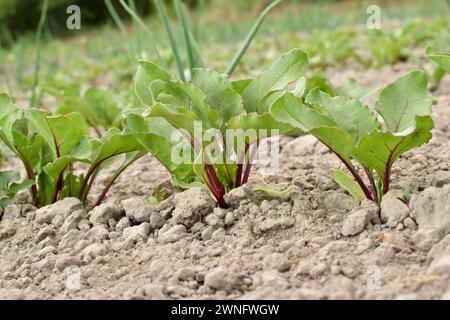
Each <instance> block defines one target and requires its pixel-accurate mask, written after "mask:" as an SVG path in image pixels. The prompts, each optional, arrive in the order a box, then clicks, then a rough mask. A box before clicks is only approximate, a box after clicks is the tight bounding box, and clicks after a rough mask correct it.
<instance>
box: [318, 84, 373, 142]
mask: <svg viewBox="0 0 450 320" xmlns="http://www.w3.org/2000/svg"><path fill="white" fill-rule="evenodd" d="M314 91H318V88H316V89H314ZM311 95H313V96H316V97H317V96H318V97H320V101H318V103H319V104H320V106H321V107H322V108H323V109H324V110H325V111H326V113H327V114H328V115H329V116H330V118H331V119H332V120H333V121H334V122H335V123H336V124H337V126H338V127H339V128H341V129H342V130H344V131H346V132H347V133H349V134H350V135H351V136H352V137H353V139H354V140H355V141H356V142H358V141H359V139H360V138H361V137H362V136H363V135H364V134H366V133H367V132H372V131H373V130H375V129H376V128H379V127H380V126H381V124H380V123H379V122H378V120H377V118H376V116H375V115H374V114H373V112H372V111H371V110H370V109H369V108H368V107H367V106H365V105H363V104H362V103H361V102H359V101H358V100H352V99H350V98H348V97H342V96H337V97H330V96H329V95H328V94H326V93H324V92H319V93H317V92H316V93H314V92H312V93H311Z"/></svg>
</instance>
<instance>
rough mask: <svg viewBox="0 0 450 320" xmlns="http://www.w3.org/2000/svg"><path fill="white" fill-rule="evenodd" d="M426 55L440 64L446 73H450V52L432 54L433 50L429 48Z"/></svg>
mask: <svg viewBox="0 0 450 320" xmlns="http://www.w3.org/2000/svg"><path fill="white" fill-rule="evenodd" d="M425 54H426V55H427V57H428V58H430V59H431V60H433V61H434V62H436V63H437V64H439V65H440V66H441V68H442V69H444V70H445V72H447V73H450V52H432V51H431V48H427V50H426V52H425Z"/></svg>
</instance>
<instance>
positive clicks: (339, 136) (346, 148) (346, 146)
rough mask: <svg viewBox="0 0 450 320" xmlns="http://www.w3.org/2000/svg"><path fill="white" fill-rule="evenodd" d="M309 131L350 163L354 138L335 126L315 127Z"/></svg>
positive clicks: (344, 160)
mask: <svg viewBox="0 0 450 320" xmlns="http://www.w3.org/2000/svg"><path fill="white" fill-rule="evenodd" d="M310 133H311V134H312V135H313V136H315V137H316V138H317V139H319V140H320V141H321V142H322V143H323V144H325V145H326V146H327V147H328V148H329V149H330V150H332V151H333V152H334V153H335V154H336V155H337V156H338V157H339V158H340V159H341V160H342V161H343V162H345V163H347V164H351V161H350V160H351V155H352V151H353V148H354V145H355V140H354V138H353V137H352V136H351V135H350V134H349V133H347V132H346V131H344V130H342V129H340V128H337V127H317V128H314V129H311V130H310Z"/></svg>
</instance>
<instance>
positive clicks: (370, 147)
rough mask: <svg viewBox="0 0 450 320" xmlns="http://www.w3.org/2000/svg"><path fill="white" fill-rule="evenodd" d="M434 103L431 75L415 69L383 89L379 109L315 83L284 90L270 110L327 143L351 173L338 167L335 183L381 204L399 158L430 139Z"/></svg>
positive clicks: (361, 198) (356, 195) (281, 118)
mask: <svg viewBox="0 0 450 320" xmlns="http://www.w3.org/2000/svg"><path fill="white" fill-rule="evenodd" d="M432 104H433V98H432V97H431V95H430V94H429V93H428V90H427V76H426V74H425V73H424V72H422V71H412V72H409V73H407V74H406V75H404V76H402V77H400V78H398V79H397V80H395V81H394V82H393V83H391V84H390V85H388V86H387V87H385V88H384V89H383V90H382V91H381V93H380V95H379V98H378V101H377V102H376V103H375V108H374V109H375V110H372V109H371V108H369V107H368V106H366V105H364V104H363V103H362V102H360V101H359V100H357V99H352V98H350V97H346V96H335V97H331V96H330V95H328V94H327V93H325V92H322V91H320V90H319V88H315V89H313V90H311V91H310V92H309V93H308V94H307V95H306V96H305V97H299V96H295V95H293V94H291V93H285V94H284V95H283V96H282V97H280V98H279V99H278V100H277V101H276V102H275V103H274V104H273V105H272V106H271V109H270V113H271V114H272V116H273V117H274V118H275V119H277V120H278V121H281V122H284V123H287V124H290V125H292V126H293V127H296V128H300V129H301V130H303V131H305V132H308V133H310V134H312V135H313V136H315V137H316V138H317V139H318V140H320V141H321V142H322V143H323V144H325V145H326V146H327V147H328V148H329V149H330V151H331V152H333V153H334V154H335V155H336V156H337V157H338V158H339V159H340V160H341V161H342V163H343V164H344V166H345V167H346V168H347V170H348V172H349V173H350V176H349V175H348V174H347V173H346V172H344V171H342V170H336V171H335V173H334V178H335V180H336V182H337V183H338V184H339V185H341V186H342V187H343V188H345V189H346V190H347V191H349V192H350V193H351V194H352V195H353V196H355V197H356V198H358V199H359V200H363V199H365V198H367V199H369V200H372V201H374V202H376V203H377V204H379V203H381V200H382V197H383V195H384V194H386V193H387V192H388V191H389V189H390V186H391V177H392V167H393V165H394V163H395V161H396V160H397V159H398V158H399V157H400V156H401V155H402V154H404V153H405V152H407V151H409V150H412V149H414V148H417V147H419V146H421V145H423V144H425V143H427V142H428V141H429V140H430V139H431V137H432V133H431V130H432V129H433V126H434V125H433V120H432V118H431V117H430V114H431V106H432ZM364 176H366V181H365V180H364V178H363V177H364Z"/></svg>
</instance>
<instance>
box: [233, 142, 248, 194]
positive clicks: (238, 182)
mask: <svg viewBox="0 0 450 320" xmlns="http://www.w3.org/2000/svg"><path fill="white" fill-rule="evenodd" d="M248 148H249V145H248V144H245V150H244V152H243V153H242V154H241V156H240V157H239V159H238V170H237V174H236V187H240V186H241V185H242V181H241V179H242V168H243V166H244V160H245V155H246V154H247V152H248Z"/></svg>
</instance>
